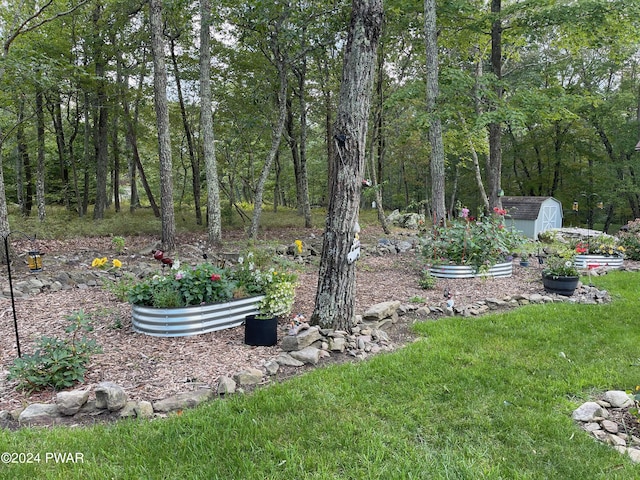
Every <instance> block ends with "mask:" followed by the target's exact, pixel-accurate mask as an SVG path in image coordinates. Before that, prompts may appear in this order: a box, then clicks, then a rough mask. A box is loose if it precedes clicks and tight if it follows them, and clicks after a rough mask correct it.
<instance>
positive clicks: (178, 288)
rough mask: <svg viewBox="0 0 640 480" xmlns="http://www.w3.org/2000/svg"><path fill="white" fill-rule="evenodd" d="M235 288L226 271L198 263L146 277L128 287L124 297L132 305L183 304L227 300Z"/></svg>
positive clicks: (160, 305)
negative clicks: (127, 293) (126, 294)
mask: <svg viewBox="0 0 640 480" xmlns="http://www.w3.org/2000/svg"><path fill="white" fill-rule="evenodd" d="M235 288H236V282H235V281H234V280H233V278H232V277H231V275H230V273H229V272H228V271H226V270H224V269H221V268H218V267H215V266H214V265H212V264H210V263H201V264H199V265H196V266H195V267H192V268H185V267H178V268H171V269H170V270H169V271H168V272H167V273H162V274H157V275H153V276H151V277H149V278H146V279H144V280H143V281H141V282H138V283H136V284H134V285H133V286H132V287H131V288H130V289H129V295H128V299H129V302H131V303H133V304H135V305H144V306H149V307H157V308H167V307H184V306H189V305H201V304H203V303H217V302H226V301H229V300H231V298H233V291H234V289H235Z"/></svg>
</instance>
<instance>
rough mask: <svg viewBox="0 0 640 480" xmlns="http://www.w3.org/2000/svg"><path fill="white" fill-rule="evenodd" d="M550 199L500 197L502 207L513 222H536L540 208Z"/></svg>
mask: <svg viewBox="0 0 640 480" xmlns="http://www.w3.org/2000/svg"><path fill="white" fill-rule="evenodd" d="M550 198H553V197H533V196H532V197H502V206H503V208H505V209H506V210H507V212H508V214H509V216H511V218H513V219H515V220H536V219H537V218H538V215H539V214H540V207H541V206H542V204H543V203H544V202H545V200H548V199H550ZM553 199H554V200H555V201H556V202H557V200H556V199H555V198H553ZM558 203H559V202H558Z"/></svg>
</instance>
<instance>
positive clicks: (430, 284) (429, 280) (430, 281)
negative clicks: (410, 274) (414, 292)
mask: <svg viewBox="0 0 640 480" xmlns="http://www.w3.org/2000/svg"><path fill="white" fill-rule="evenodd" d="M418 285H419V286H420V288H422V289H423V290H433V289H434V288H436V277H434V276H433V275H431V272H430V271H429V270H426V269H425V270H423V271H422V275H420V279H419V280H418Z"/></svg>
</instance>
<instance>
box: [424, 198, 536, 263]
mask: <svg viewBox="0 0 640 480" xmlns="http://www.w3.org/2000/svg"><path fill="white" fill-rule="evenodd" d="M506 213H507V212H506V210H504V209H501V208H494V209H493V214H492V215H480V216H479V218H478V219H477V220H476V219H473V218H472V217H470V216H469V209H468V208H462V209H461V210H460V216H459V217H458V218H456V219H455V220H453V221H451V222H449V223H448V224H446V225H440V226H434V227H433V229H432V231H431V232H430V235H428V236H427V238H425V239H424V244H423V247H422V252H423V254H424V256H425V258H426V259H427V261H428V262H430V263H433V264H455V265H469V266H473V267H476V268H477V269H480V268H489V267H491V266H493V265H495V264H496V263H501V262H504V261H506V260H507V258H508V257H509V256H510V255H511V254H512V253H513V252H514V251H515V250H517V249H518V248H519V247H520V246H522V245H523V244H524V241H525V239H524V237H523V236H522V235H521V234H520V233H519V232H516V231H513V230H512V229H510V228H507V227H506V226H505V223H504V216H505V215H506Z"/></svg>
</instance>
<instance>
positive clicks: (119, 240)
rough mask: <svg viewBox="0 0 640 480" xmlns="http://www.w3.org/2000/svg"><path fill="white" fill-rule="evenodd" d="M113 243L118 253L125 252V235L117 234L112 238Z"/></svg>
mask: <svg viewBox="0 0 640 480" xmlns="http://www.w3.org/2000/svg"><path fill="white" fill-rule="evenodd" d="M111 245H113V248H114V249H115V251H116V253H118V254H121V253H122V252H124V246H125V240H124V237H121V236H119V235H118V236H115V237H113V238H112V239H111Z"/></svg>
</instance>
